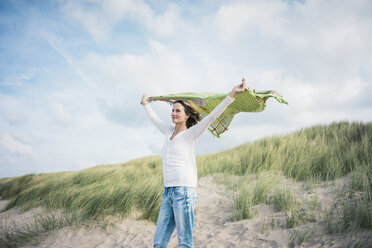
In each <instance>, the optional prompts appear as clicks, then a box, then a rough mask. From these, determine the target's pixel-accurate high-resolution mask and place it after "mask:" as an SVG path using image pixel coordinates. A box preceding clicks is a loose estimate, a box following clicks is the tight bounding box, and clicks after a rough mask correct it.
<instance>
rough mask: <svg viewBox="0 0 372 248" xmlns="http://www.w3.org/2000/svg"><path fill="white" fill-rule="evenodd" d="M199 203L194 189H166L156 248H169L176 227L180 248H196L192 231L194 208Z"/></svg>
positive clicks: (155, 243) (160, 214)
mask: <svg viewBox="0 0 372 248" xmlns="http://www.w3.org/2000/svg"><path fill="white" fill-rule="evenodd" d="M197 201H198V196H197V194H196V190H195V189H194V188H191V187H184V186H177V187H164V193H163V200H162V202H161V207H160V212H159V217H158V223H157V225H156V231H155V237H154V247H155V248H160V247H161V248H163V247H167V244H168V242H169V239H170V237H171V235H172V233H173V231H174V228H175V227H177V235H178V245H179V246H180V247H194V239H193V237H192V229H193V226H194V207H195V205H196V202H197Z"/></svg>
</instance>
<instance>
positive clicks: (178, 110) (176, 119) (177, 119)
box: [172, 102, 189, 124]
mask: <svg viewBox="0 0 372 248" xmlns="http://www.w3.org/2000/svg"><path fill="white" fill-rule="evenodd" d="M187 118H189V116H188V115H186V113H185V108H184V107H183V106H182V104H181V103H178V102H177V103H175V104H173V108H172V122H173V123H174V124H177V123H178V124H183V123H186V121H187Z"/></svg>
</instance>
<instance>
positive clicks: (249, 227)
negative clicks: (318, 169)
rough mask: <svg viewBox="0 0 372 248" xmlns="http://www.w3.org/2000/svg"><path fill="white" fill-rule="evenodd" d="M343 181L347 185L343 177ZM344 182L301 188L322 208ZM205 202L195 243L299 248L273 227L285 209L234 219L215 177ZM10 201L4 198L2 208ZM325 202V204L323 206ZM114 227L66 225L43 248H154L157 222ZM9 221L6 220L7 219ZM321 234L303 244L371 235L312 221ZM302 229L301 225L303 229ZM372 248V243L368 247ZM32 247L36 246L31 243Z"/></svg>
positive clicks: (17, 216) (205, 188) (202, 189)
mask: <svg viewBox="0 0 372 248" xmlns="http://www.w3.org/2000/svg"><path fill="white" fill-rule="evenodd" d="M338 183H339V184H344V183H345V182H344V181H343V180H339V182H338ZM339 186H340V185H337V183H336V186H335V185H333V186H328V187H323V188H319V189H316V191H315V192H314V193H305V192H299V194H300V195H302V196H303V197H304V198H309V197H311V195H312V194H317V197H319V202H320V204H319V208H322V207H324V206H325V205H327V204H329V203H331V201H332V200H333V198H334V197H333V194H332V192H334V189H335V188H338V187H339ZM298 188H299V189H301V188H302V187H301V185H300V184H299V187H298ZM198 196H199V201H198V203H197V207H196V210H195V228H194V237H195V247H211V248H212V247H213V248H215V247H293V246H291V245H290V238H291V236H292V233H293V232H294V229H286V228H282V227H273V226H271V227H270V225H269V224H268V223H269V222H270V221H271V220H272V219H273V217H274V218H276V219H280V218H283V217H284V214H283V213H282V212H277V211H275V209H274V208H273V207H272V206H269V205H265V204H261V205H259V206H256V208H257V209H258V216H256V217H255V218H253V219H250V220H242V221H238V222H232V212H233V211H232V199H231V194H230V193H229V191H228V190H226V188H225V187H224V186H223V185H218V184H216V183H215V181H214V180H213V178H212V177H210V176H208V177H204V178H201V179H200V180H199V183H198ZM5 204H6V201H0V208H2V207H4V206H5ZM322 205H324V206H322ZM40 211H42V210H41V208H40V209H39V208H38V209H36V210H34V211H28V212H25V213H21V212H20V210H19V209H17V208H13V209H10V210H8V211H6V212H4V213H1V214H0V219H2V220H4V219H7V220H12V221H15V222H18V223H21V222H24V221H28V220H30V219H31V217H32V214H33V213H34V212H40ZM109 222H110V223H112V225H110V224H109V225H106V226H105V227H103V226H102V225H95V226H90V227H81V228H74V227H66V228H64V229H61V230H59V231H56V232H54V233H52V234H50V235H48V237H46V238H44V239H43V240H42V241H41V244H40V245H39V246H38V247H40V248H47V247H48V248H50V247H56V248H58V247H61V248H62V247H63V248H67V247H71V248H72V247H74V248H75V247H80V248H84V247H86V248H93V247H97V248H110V247H126V248H127V247H152V239H153V235H154V232H155V225H154V224H153V223H151V222H148V221H137V220H136V219H135V218H134V217H130V218H127V219H124V220H118V219H114V218H113V219H111V220H110V221H109ZM3 223H4V222H3ZM312 225H313V226H314V227H316V230H317V231H318V232H320V234H319V235H313V236H314V237H313V238H309V239H308V240H307V241H306V242H304V243H303V244H302V245H301V247H347V246H348V244H350V240H352V239H353V238H355V237H357V235H364V236H365V235H370V236H372V232H369V233H359V234H354V236H353V235H351V236H350V235H349V236H347V235H346V236H342V237H338V236H330V235H323V234H322V233H321V232H322V230H323V229H324V227H323V226H324V224H322V221H318V222H316V223H312ZM298 228H301V227H298ZM370 245H371V247H372V243H369V244H367V247H368V246H370ZM25 247H31V246H25ZM168 247H178V246H177V235H176V231H175V232H174V233H173V235H172V238H171V241H170V243H169V245H168Z"/></svg>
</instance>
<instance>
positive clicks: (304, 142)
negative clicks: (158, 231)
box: [0, 122, 372, 236]
mask: <svg viewBox="0 0 372 248" xmlns="http://www.w3.org/2000/svg"><path fill="white" fill-rule="evenodd" d="M371 147H372V123H371V122H369V123H360V122H353V123H349V122H335V123H332V124H329V125H318V126H313V127H310V128H304V129H301V130H299V131H297V132H293V133H291V134H288V135H282V136H275V137H267V138H263V139H260V140H258V141H255V142H251V143H247V144H244V145H241V146H238V147H236V148H233V149H229V150H225V151H222V152H217V153H212V154H207V155H200V156H197V165H198V177H199V178H200V177H204V176H207V175H212V174H216V173H219V174H223V175H232V176H238V177H239V180H238V182H237V183H235V184H234V187H233V188H232V189H233V191H235V196H234V219H235V220H241V219H246V218H251V217H252V216H254V214H255V213H254V211H253V210H252V206H254V205H256V204H258V203H264V202H266V203H270V204H274V205H275V207H276V208H277V209H278V210H281V211H286V213H287V219H288V222H287V226H288V227H292V226H295V225H296V223H297V224H299V223H301V222H302V221H304V220H308V219H310V220H311V216H310V217H309V216H305V215H304V214H303V213H302V212H301V207H298V206H297V205H298V203H297V202H296V198H295V197H294V195H293V194H292V193H291V192H290V191H287V190H286V189H285V188H281V189H280V187H279V186H280V185H281V183H282V179H283V178H284V179H291V180H295V181H305V182H307V185H308V186H307V187H309V188H311V187H312V185H313V182H319V181H332V180H334V179H337V178H340V177H342V176H345V175H348V174H350V173H351V174H350V175H351V178H352V185H351V187H352V189H353V190H354V191H358V192H361V194H363V195H366V199H367V200H368V199H369V201H371V199H372V197H371V191H372V190H371V188H372V187H371V185H372V184H371V179H372V149H371ZM162 185H163V183H162V171H161V158H160V157H159V156H150V157H144V158H140V159H136V160H132V161H129V162H126V163H123V164H116V165H100V166H96V167H92V168H89V169H86V170H82V171H77V172H61V173H46V174H32V175H25V176H21V177H14V178H2V179H0V196H1V198H2V199H10V203H9V205H8V206H7V208H8V209H9V208H12V207H14V206H20V207H22V208H23V209H24V210H27V209H31V208H34V207H37V206H44V207H45V208H46V209H51V210H52V209H65V210H66V211H67V212H70V213H80V214H81V221H85V220H99V219H103V218H105V217H106V216H109V215H117V216H121V217H125V216H127V215H128V214H130V213H131V212H132V211H136V212H139V213H140V214H141V215H140V217H139V218H141V219H147V220H149V221H152V222H154V223H155V222H156V219H157V214H158V211H159V208H160V203H161V197H162V187H163V186H162ZM358 206H360V210H359V211H358V214H357V215H354V216H350V218H352V219H353V221H354V220H356V221H357V222H358V223H359V224H357V225H358V226H360V227H363V228H369V229H370V228H371V218H370V215H368V213H370V212H371V205H366V204H365V203H364V201H363V203H362V204H360V205H358ZM333 213H334V212H332V214H333ZM363 215H364V217H363V218H362V216H363ZM348 218H349V217H348ZM363 221H366V222H367V223H366V224H362V222H363ZM334 224H335V223H333V224H332V223H330V225H334ZM336 224H339V223H336ZM344 229H345V228H344ZM346 229H347V228H346ZM346 229H345V230H346ZM329 230H331V229H329ZM305 236H306V235H305Z"/></svg>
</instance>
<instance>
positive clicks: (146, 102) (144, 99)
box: [141, 94, 170, 135]
mask: <svg viewBox="0 0 372 248" xmlns="http://www.w3.org/2000/svg"><path fill="white" fill-rule="evenodd" d="M141 104H142V105H143V106H144V108H145V110H146V113H147V115H148V116H149V118H150V120H151V121H152V122H153V123H154V124H155V126H156V127H157V128H158V129H159V130H160V132H162V133H163V134H164V135H166V134H167V132H168V130H169V128H170V126H169V125H167V124H165V123H164V122H163V121H162V120H161V119H160V118H159V116H158V115H157V114H156V113H155V111H154V110H153V109H152V108H151V106H150V104H149V97H148V96H147V95H145V94H143V95H142V100H141Z"/></svg>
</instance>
